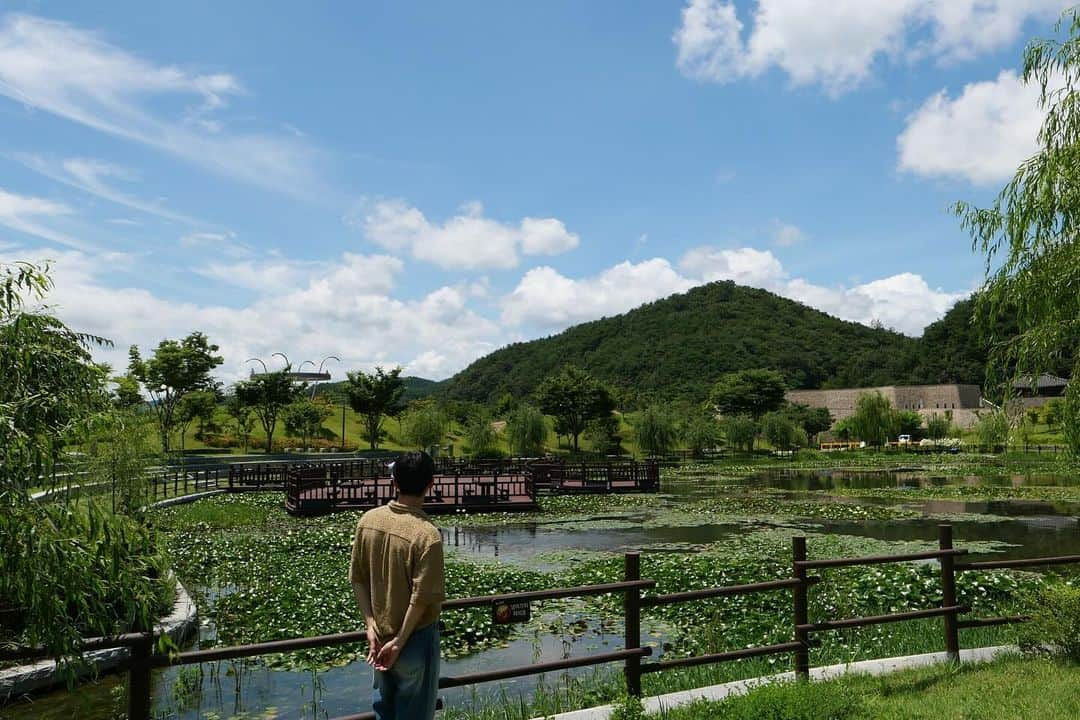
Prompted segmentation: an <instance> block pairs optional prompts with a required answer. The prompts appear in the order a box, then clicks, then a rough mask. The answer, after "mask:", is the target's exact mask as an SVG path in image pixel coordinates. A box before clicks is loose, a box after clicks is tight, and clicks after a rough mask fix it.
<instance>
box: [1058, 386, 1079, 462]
mask: <svg viewBox="0 0 1080 720" xmlns="http://www.w3.org/2000/svg"><path fill="white" fill-rule="evenodd" d="M1073 378H1074V379H1073V381H1072V382H1071V383H1069V387H1067V388H1066V389H1065V401H1064V402H1063V403H1062V404H1061V429H1062V434H1063V435H1064V436H1065V444H1066V445H1068V446H1069V450H1070V452H1072V454H1073V455H1074V456H1080V372H1078V373H1076V374H1074V375H1073Z"/></svg>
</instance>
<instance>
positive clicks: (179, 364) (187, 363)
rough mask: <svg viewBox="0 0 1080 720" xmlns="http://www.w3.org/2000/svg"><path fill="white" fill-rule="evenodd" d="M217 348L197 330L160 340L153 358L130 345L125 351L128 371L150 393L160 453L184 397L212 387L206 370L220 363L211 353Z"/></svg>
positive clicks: (167, 446) (217, 356)
mask: <svg viewBox="0 0 1080 720" xmlns="http://www.w3.org/2000/svg"><path fill="white" fill-rule="evenodd" d="M217 351H218V346H217V345H214V344H212V343H211V342H210V341H209V340H208V339H207V338H206V336H205V335H203V334H202V333H201V332H193V333H191V334H190V335H188V336H187V337H186V338H184V339H183V340H162V341H161V342H160V343H158V346H157V349H155V350H154V355H153V357H150V358H148V359H145V360H144V359H143V357H142V355H141V354H140V353H139V348H138V347H137V346H135V345H132V346H131V349H130V350H129V351H128V358H129V365H128V374H129V375H130V376H131V377H133V378H135V379H136V380H138V381H139V382H141V383H142V384H143V387H144V388H145V389H146V392H147V393H149V395H150V399H151V406H152V407H153V408H154V413H155V415H156V417H157V421H158V433H159V434H160V436H161V449H162V452H166V453H167V452H169V447H170V444H169V433H170V432H171V431H172V429H173V427H174V425H175V424H176V420H177V418H176V411H177V408H178V407H179V406H180V402H181V400H183V399H184V396H185V395H187V394H188V393H190V392H194V391H196V390H206V389H211V388H213V387H214V381H213V380H212V379H211V377H210V371H211V370H213V369H214V368H216V367H217V366H218V365H220V364H221V363H222V362H223V359H222V357H221V356H220V355H216V354H215V353H216V352H217Z"/></svg>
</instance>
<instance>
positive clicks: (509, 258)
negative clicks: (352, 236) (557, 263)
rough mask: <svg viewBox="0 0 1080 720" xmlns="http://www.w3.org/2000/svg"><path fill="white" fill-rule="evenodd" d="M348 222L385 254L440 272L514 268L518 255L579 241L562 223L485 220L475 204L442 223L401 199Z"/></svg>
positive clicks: (542, 252)
mask: <svg viewBox="0 0 1080 720" xmlns="http://www.w3.org/2000/svg"><path fill="white" fill-rule="evenodd" d="M346 222H348V223H349V224H351V225H355V226H358V227H359V228H361V229H362V230H363V232H364V234H365V235H366V236H367V237H368V239H370V240H372V241H373V242H376V243H378V244H379V245H381V246H383V247H384V248H387V249H388V250H393V251H397V252H402V251H405V252H408V253H409V254H411V255H412V256H413V257H415V258H417V259H419V260H425V261H427V262H431V263H434V264H436V265H438V266H440V267H443V268H457V269H477V268H503V269H505V268H512V267H515V266H517V264H518V253H519V252H520V253H524V254H526V255H556V254H559V253H562V252H566V251H567V250H570V249H572V248H575V247H577V245H578V236H577V235H575V234H574V233H571V232H569V231H568V230H567V229H566V225H564V224H563V223H562V222H561V221H560V220H557V219H555V218H532V217H526V218H524V219H523V220H521V222H520V223H519V224H518V225H517V226H514V225H511V224H508V223H502V222H499V221H497V220H492V219H491V218H486V217H484V216H483V206H482V205H480V203H478V202H473V203H469V204H467V205H465V206H464V207H462V209H461V213H460V214H458V215H455V216H453V217H451V218H449V219H447V220H446V221H445V222H443V223H441V224H440V223H438V222H431V221H430V220H428V219H427V217H425V216H424V213H422V212H421V211H420V210H418V209H417V208H414V207H412V206H410V205H409V204H407V203H406V202H404V201H403V200H396V199H394V200H380V201H377V202H374V203H371V204H369V205H368V206H367V207H366V208H365V210H364V212H362V213H361V215H360V217H358V218H346Z"/></svg>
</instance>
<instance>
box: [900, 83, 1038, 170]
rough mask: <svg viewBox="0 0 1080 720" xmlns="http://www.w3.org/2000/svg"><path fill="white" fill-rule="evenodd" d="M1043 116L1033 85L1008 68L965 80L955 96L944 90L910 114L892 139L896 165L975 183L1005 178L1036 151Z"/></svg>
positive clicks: (1034, 85)
mask: <svg viewBox="0 0 1080 720" xmlns="http://www.w3.org/2000/svg"><path fill="white" fill-rule="evenodd" d="M1045 118H1046V113H1045V112H1044V111H1043V109H1042V108H1041V106H1040V104H1039V88H1038V87H1037V85H1036V84H1034V83H1032V84H1028V85H1025V84H1024V82H1023V81H1022V80H1021V78H1019V77H1018V76H1017V75H1016V73H1014V72H1012V71H1011V70H1005V71H1002V72H1001V74H999V75H998V77H997V79H995V80H992V81H986V82H976V83H971V84H969V85H966V86H964V89H963V91H962V92H961V93H960V95H959V96H958V97H956V98H955V99H953V98H950V97H949V95H948V93H947V92H946V91H944V90H942V91H941V92H939V93H937V94H936V95H934V96H932V97H931V98H929V99H928V100H927V101H926V102H925V103H923V105H922V107H920V108H919V109H918V110H916V111H915V112H914V113H912V114H911V115H910V116H909V117H908V119H907V126H906V127H905V128H904V131H903V132H902V133H901V134H900V136H899V137H898V138H897V141H896V146H897V151H898V153H899V161H898V162H899V167H900V169H901V170H907V171H910V172H913V173H916V174H918V175H925V176H940V177H953V178H963V179H966V180H970V181H971V182H973V183H993V182H999V181H1001V180H1005V179H1007V178H1009V177H1011V176H1012V174H1013V173H1014V172H1015V171H1016V168H1017V166H1019V165H1020V163H1021V162H1023V161H1024V160H1026V159H1027V158H1029V157H1030V156H1031V155H1033V154H1034V153H1035V152H1036V150H1037V145H1036V138H1037V136H1038V134H1039V129H1040V128H1041V127H1042V123H1043V121H1044V120H1045Z"/></svg>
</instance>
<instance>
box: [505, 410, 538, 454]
mask: <svg viewBox="0 0 1080 720" xmlns="http://www.w3.org/2000/svg"><path fill="white" fill-rule="evenodd" d="M547 435H548V429H547V422H546V421H545V419H544V414H543V413H542V412H540V411H539V410H538V409H537V408H535V407H533V406H532V405H528V404H526V403H521V404H519V405H517V407H515V408H514V409H513V411H512V412H511V413H510V417H508V418H507V420H506V440H507V442H508V443H509V444H510V452H511V453H513V454H514V455H517V456H519V457H537V456H539V455H542V454H543V453H544V443H546V442H547Z"/></svg>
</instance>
